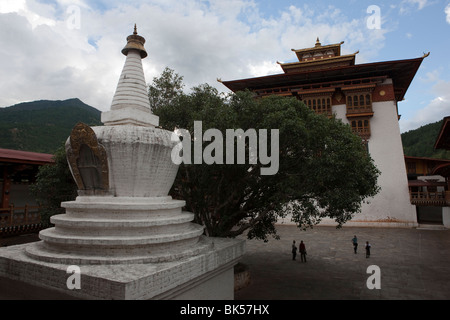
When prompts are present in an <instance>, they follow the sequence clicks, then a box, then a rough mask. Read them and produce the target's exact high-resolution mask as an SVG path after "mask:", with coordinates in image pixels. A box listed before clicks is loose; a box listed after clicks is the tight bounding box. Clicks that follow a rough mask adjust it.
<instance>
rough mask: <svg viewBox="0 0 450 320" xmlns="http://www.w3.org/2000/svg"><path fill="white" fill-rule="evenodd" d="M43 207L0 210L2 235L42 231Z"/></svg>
mask: <svg viewBox="0 0 450 320" xmlns="http://www.w3.org/2000/svg"><path fill="white" fill-rule="evenodd" d="M40 209H41V207H39V206H29V205H25V206H24V207H14V206H13V205H11V206H9V207H7V208H0V235H8V234H20V233H24V232H32V231H38V230H40V229H42V227H43V225H42V223H41V213H40Z"/></svg>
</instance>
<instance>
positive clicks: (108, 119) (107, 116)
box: [102, 25, 159, 126]
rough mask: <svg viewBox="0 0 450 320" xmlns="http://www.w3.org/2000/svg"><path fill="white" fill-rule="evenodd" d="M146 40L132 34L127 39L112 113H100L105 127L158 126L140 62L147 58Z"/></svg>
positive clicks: (135, 30)
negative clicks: (124, 57)
mask: <svg viewBox="0 0 450 320" xmlns="http://www.w3.org/2000/svg"><path fill="white" fill-rule="evenodd" d="M144 44H145V39H144V38H143V37H141V36H140V35H138V34H137V28H136V25H135V26H134V32H133V34H132V35H130V36H128V37H127V45H126V46H125V48H123V49H122V53H123V54H124V55H125V56H126V57H127V59H126V61H125V65H124V67H123V70H122V74H121V75H120V79H119V83H118V84H117V89H116V93H115V95H114V98H113V101H112V104H111V111H108V112H104V113H102V122H103V123H104V124H105V125H123V124H132V125H141V126H158V124H159V119H158V117H157V116H155V115H153V114H152V112H151V109H150V102H149V99H148V93H147V84H146V82H145V76H144V70H143V67H142V59H143V58H145V57H147V51H146V50H145V48H144Z"/></svg>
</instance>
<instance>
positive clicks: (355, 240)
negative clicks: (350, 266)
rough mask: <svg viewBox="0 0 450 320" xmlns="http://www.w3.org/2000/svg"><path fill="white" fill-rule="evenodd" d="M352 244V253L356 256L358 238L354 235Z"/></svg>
mask: <svg viewBox="0 0 450 320" xmlns="http://www.w3.org/2000/svg"><path fill="white" fill-rule="evenodd" d="M352 243H353V251H354V252H355V254H356V251H357V250H358V238H357V237H356V235H355V236H354V237H353V239H352Z"/></svg>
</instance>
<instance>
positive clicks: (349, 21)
mask: <svg viewBox="0 0 450 320" xmlns="http://www.w3.org/2000/svg"><path fill="white" fill-rule="evenodd" d="M1 1H2V2H1V3H4V2H3V1H4V0H1ZM15 1H16V0H14V2H13V1H9V0H7V4H8V6H6V5H4V6H3V7H0V8H2V9H1V11H0V12H1V13H0V42H1V43H2V44H3V46H2V47H0V54H1V56H2V59H1V60H0V70H1V71H2V74H8V77H1V78H0V106H9V105H12V104H15V103H19V102H23V101H30V100H38V99H68V98H73V97H78V98H80V99H81V100H83V101H84V102H85V103H88V104H90V105H92V106H94V107H96V108H98V109H100V110H102V111H106V110H108V109H109V106H110V103H111V100H112V97H113V95H114V90H115V88H116V85H117V81H118V78H119V76H120V72H121V70H122V67H123V64H124V62H125V57H124V56H123V55H122V54H121V52H120V51H121V49H122V48H123V47H124V46H125V44H126V37H127V36H128V35H129V34H131V32H132V31H133V25H134V23H137V26H138V32H139V34H140V35H142V36H144V37H145V38H146V40H147V42H146V44H145V47H146V50H147V52H148V54H149V55H148V57H147V58H146V59H144V60H143V66H144V72H145V76H146V80H147V82H148V83H150V82H151V81H152V79H153V77H156V76H159V74H160V73H161V72H162V71H163V69H164V68H165V67H166V66H168V67H170V68H172V69H174V70H175V72H177V73H178V74H180V75H182V76H183V77H184V81H185V83H186V88H191V87H193V86H196V85H199V84H202V83H209V84H211V85H214V86H216V87H217V88H218V89H219V90H220V91H227V88H225V87H224V86H223V85H222V84H220V83H219V82H217V80H216V79H217V78H221V79H222V80H234V79H240V78H248V77H253V76H263V75H267V74H273V73H277V68H278V70H279V71H278V72H279V73H281V72H282V70H281V68H280V67H279V66H278V65H277V64H276V61H277V60H278V61H280V62H290V61H294V60H295V55H294V54H293V53H292V51H291V50H290V49H291V48H294V49H300V48H306V47H312V46H314V44H315V40H316V37H317V36H319V37H320V40H321V42H322V44H331V43H339V42H341V41H345V44H344V45H343V46H342V50H343V54H347V53H354V52H356V51H357V50H360V52H361V53H360V54H359V55H358V57H357V59H358V63H361V62H365V61H370V60H371V57H373V56H375V55H376V54H377V52H378V50H381V49H382V48H383V45H384V41H385V38H384V37H385V33H386V31H385V30H369V29H368V28H367V27H366V22H365V16H364V15H362V16H361V17H360V18H359V19H354V18H351V17H349V16H347V13H346V12H343V11H341V10H339V9H338V8H336V7H333V6H329V7H328V8H326V9H325V10H320V11H319V10H315V9H313V8H311V7H310V6H308V5H303V6H290V7H288V8H285V9H282V10H280V11H279V12H277V13H273V14H271V15H270V17H267V16H265V15H264V14H263V13H262V12H261V11H260V8H259V5H258V4H256V3H255V2H254V1H251V0H233V1H221V0H214V1H209V2H205V1H201V0H198V1H192V0H189V1H188V0H153V1H143V0H134V1H129V2H123V1H118V0H113V1H96V2H93V1H89V2H88V1H82V0H78V1H72V0H71V1H69V0H55V1H52V2H48V3H47V4H42V3H41V2H40V1H38V0H28V1H26V2H24V1H22V2H20V3H17V4H16V2H15ZM5 3H6V2H5ZM70 6H72V8H73V6H75V8H79V11H76V10H75V11H73V10H72V11H70V10H68V8H69V7H70ZM3 12H8V13H3ZM77 12H79V13H78V14H79V16H76V15H77ZM74 15H75V16H74Z"/></svg>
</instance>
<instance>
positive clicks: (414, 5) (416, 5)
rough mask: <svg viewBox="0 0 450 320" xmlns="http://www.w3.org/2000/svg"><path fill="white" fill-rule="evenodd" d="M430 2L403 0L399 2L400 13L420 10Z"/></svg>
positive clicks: (424, 0) (425, 0) (426, 0)
mask: <svg viewBox="0 0 450 320" xmlns="http://www.w3.org/2000/svg"><path fill="white" fill-rule="evenodd" d="M429 4H430V3H429V2H428V0H403V1H402V2H400V6H399V7H400V13H401V14H405V13H409V12H410V11H412V10H419V11H420V10H422V9H423V8H425V7H426V6H427V5H429Z"/></svg>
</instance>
